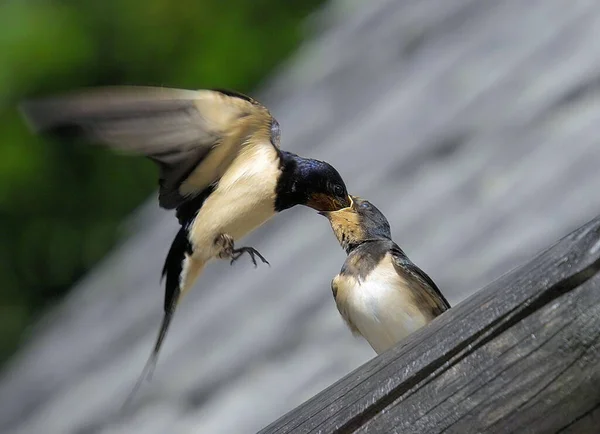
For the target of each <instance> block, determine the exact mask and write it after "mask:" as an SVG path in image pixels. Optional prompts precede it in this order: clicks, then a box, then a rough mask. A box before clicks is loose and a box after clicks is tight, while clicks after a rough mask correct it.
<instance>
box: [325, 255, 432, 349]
mask: <svg viewBox="0 0 600 434" xmlns="http://www.w3.org/2000/svg"><path fill="white" fill-rule="evenodd" d="M334 285H336V286H337V294H336V304H337V306H338V310H339V311H340V313H341V314H342V316H343V317H344V319H345V320H346V322H347V323H348V325H349V326H350V328H351V329H353V331H354V332H358V333H360V335H362V336H363V337H364V338H365V339H366V340H367V341H368V342H369V344H370V345H371V347H373V349H374V350H375V351H376V352H377V353H378V354H381V353H382V352H384V351H386V350H387V349H389V348H391V347H393V346H394V345H395V344H396V343H398V342H399V341H400V340H402V339H403V338H405V337H406V336H408V335H409V334H410V333H412V332H414V331H415V330H418V329H419V328H421V327H423V326H424V325H426V324H427V323H428V322H430V321H431V319H433V318H432V317H431V314H430V313H428V311H427V307H426V306H419V304H418V303H416V301H415V297H414V296H413V294H414V291H418V290H420V289H419V288H418V287H414V286H412V285H411V281H410V280H407V279H404V278H403V277H402V276H400V275H398V273H397V272H396V269H395V268H394V265H393V263H392V258H391V256H390V255H389V254H388V255H386V256H385V257H384V258H383V260H382V261H381V262H380V263H379V265H378V266H377V267H375V269H373V271H372V272H371V273H370V274H369V275H368V276H367V277H366V278H365V279H364V280H358V279H357V278H355V277H353V276H344V275H339V276H337V277H336V279H335V280H334ZM413 285H414V284H413Z"/></svg>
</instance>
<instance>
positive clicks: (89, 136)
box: [21, 86, 350, 391]
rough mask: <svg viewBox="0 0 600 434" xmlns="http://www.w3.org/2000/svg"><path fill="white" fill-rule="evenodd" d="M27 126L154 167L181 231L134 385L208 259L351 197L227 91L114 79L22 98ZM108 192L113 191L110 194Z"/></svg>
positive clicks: (232, 254)
mask: <svg viewBox="0 0 600 434" xmlns="http://www.w3.org/2000/svg"><path fill="white" fill-rule="evenodd" d="M21 111H22V113H23V114H24V116H25V118H26V120H27V121H28V122H29V125H30V127H31V128H32V129H33V130H34V131H36V132H39V133H48V134H56V135H58V136H59V137H64V136H69V137H73V136H74V137H80V138H83V139H85V140H87V141H90V142H95V143H97V144H100V145H105V146H108V147H110V148H113V149H115V150H118V151H122V152H123V153H125V154H130V155H141V156H146V157H148V158H150V159H151V160H153V161H154V162H155V163H157V165H158V167H159V172H160V177H159V187H160V188H159V197H158V201H159V205H160V206H161V207H162V208H165V209H169V210H170V209H175V210H176V216H177V218H178V220H179V223H180V225H181V229H180V230H179V232H178V233H177V235H176V236H175V239H174V240H173V243H172V245H171V248H170V250H169V252H168V254H167V257H166V261H165V264H164V268H163V270H162V276H163V277H166V285H165V299H164V317H163V322H162V325H161V328H160V332H159V335H158V338H157V340H156V344H155V346H154V350H153V351H152V354H151V356H150V358H149V360H148V363H147V364H146V367H145V368H144V372H143V373H142V377H141V378H140V381H139V382H138V383H137V385H136V387H135V388H134V391H135V390H136V389H137V387H138V386H139V383H141V381H142V380H143V378H145V377H146V376H147V375H150V374H151V372H152V370H153V368H154V366H155V364H156V360H157V358H158V353H159V351H160V347H161V345H162V342H163V340H164V338H165V335H166V333H167V330H168V328H169V324H170V322H171V319H172V317H173V314H174V312H175V308H176V306H177V304H178V301H179V300H180V298H181V297H182V296H183V294H185V293H186V291H188V290H189V289H190V287H191V286H192V285H193V283H194V282H195V280H196V279H197V278H198V276H199V275H200V273H201V272H202V270H203V268H204V267H205V265H206V263H207V262H208V261H209V260H211V259H213V258H221V259H229V260H230V261H231V263H233V262H234V261H236V260H237V259H238V258H239V257H240V255H242V254H243V253H248V254H249V255H250V257H251V259H252V261H253V263H254V265H255V266H256V258H255V256H258V257H259V258H260V259H261V260H262V261H263V262H265V263H267V261H266V259H265V258H264V257H263V256H262V255H261V254H260V253H259V252H258V251H257V250H255V249H254V248H252V247H240V248H236V247H235V244H234V243H235V241H237V240H239V239H240V238H242V237H243V236H245V235H247V234H248V233H249V232H251V231H252V230H254V229H256V228H257V227H258V226H260V225H262V224H263V223H265V222H266V221H267V220H269V219H270V218H271V217H273V216H274V215H275V214H277V213H278V212H280V211H283V210H285V209H288V208H291V207H293V206H295V205H306V206H309V207H311V208H314V209H315V210H318V211H331V210H336V209H340V208H343V207H346V206H348V205H349V204H350V198H349V196H348V192H347V190H346V186H345V184H344V181H343V180H342V177H341V176H340V174H339V173H338V172H337V170H336V169H334V168H333V167H332V166H331V165H330V164H328V163H326V162H323V161H318V160H313V159H307V158H302V157H299V156H297V155H295V154H292V153H290V152H286V151H283V150H281V149H280V146H279V145H280V129H279V123H278V122H277V121H276V120H275V119H274V118H273V116H272V115H271V113H270V112H269V111H268V110H267V108H266V107H264V106H263V105H262V104H260V103H259V102H257V101H256V100H254V99H252V98H250V97H248V96H246V95H242V94H240V93H237V92H232V91H227V90H184V89H172V88H161V87H143V86H123V87H120V86H117V87H101V88H92V89H87V90H80V91H78V92H73V93H71V94H65V95H61V96H56V97H48V98H41V99H37V100H30V101H25V102H24V103H23V104H22V105H21ZM115 194H118V192H116V193H115Z"/></svg>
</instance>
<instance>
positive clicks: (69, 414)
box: [0, 0, 600, 434]
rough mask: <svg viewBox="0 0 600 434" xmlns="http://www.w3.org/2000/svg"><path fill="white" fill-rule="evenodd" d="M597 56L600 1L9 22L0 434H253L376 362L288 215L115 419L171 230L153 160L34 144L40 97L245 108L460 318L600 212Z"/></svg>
mask: <svg viewBox="0 0 600 434" xmlns="http://www.w3.org/2000/svg"><path fill="white" fill-rule="evenodd" d="M598 35H600V6H599V5H597V4H596V2H594V1H593V0H587V1H584V0H572V1H571V2H569V5H568V7H566V5H565V2H564V1H558V0H532V1H531V2H528V4H527V7H526V8H524V6H523V2H520V1H517V0H478V1H476V0H372V1H369V2H360V1H356V0H332V1H323V0H302V1H288V2H277V1H275V0H257V1H254V2H249V1H242V0H230V1H227V2H221V1H217V0H196V1H194V2H191V1H179V2H168V1H166V0H147V1H144V2H141V1H137V0H125V1H121V0H106V1H104V2H92V1H79V2H74V1H68V0H67V1H59V0H47V1H32V0H29V1H5V2H3V3H2V4H0V137H2V140H1V144H0V210H1V211H0V219H1V220H0V223H1V224H0V231H1V232H0V236H1V238H0V240H1V242H0V361H1V363H2V376H1V377H0V431H1V432H3V433H37V432H44V433H82V434H83V433H97V432H103V433H104V432H106V433H108V432H111V433H113V432H122V433H129V432H144V433H154V432H156V433H164V432H173V433H198V432H202V433H204V432H206V433H242V432H256V431H257V430H258V429H260V428H262V427H264V426H265V425H267V424H268V423H270V422H272V421H273V420H275V419H276V418H277V417H279V416H281V415H282V414H284V413H285V412H286V411H289V410H291V409H292V408H294V407H295V406H296V405H298V404H300V403H301V402H303V401H304V400H306V399H308V398H310V397H311V396H313V395H314V394H315V393H317V392H319V391H320V390H322V389H323V388H325V387H326V386H328V385H330V384H331V383H333V382H334V381H336V380H337V379H339V378H341V377H342V376H343V375H345V374H347V373H349V372H351V371H352V370H353V369H354V368H356V367H358V366H359V365H360V364H362V363H364V362H365V361H367V360H368V359H370V358H371V357H373V356H374V355H375V354H374V352H373V351H372V350H371V349H370V347H369V346H368V345H367V344H365V343H364V342H362V341H360V340H356V339H354V338H353V337H352V336H351V335H350V333H349V331H348V330H346V329H345V326H344V324H343V322H342V320H341V319H340V317H339V315H338V313H337V310H336V308H335V305H334V303H333V299H332V297H331V292H330V281H331V279H332V277H333V276H334V275H335V274H336V273H337V272H338V271H339V268H340V267H341V265H342V263H343V261H344V257H345V256H344V253H343V251H342V250H341V249H340V248H339V246H338V245H337V243H336V241H335V239H334V237H333V235H332V233H331V230H330V228H329V227H328V225H327V223H326V221H325V220H324V219H323V218H322V217H320V216H318V215H316V214H315V213H312V212H310V211H309V210H307V209H293V210H290V211H286V212H285V213H282V214H281V215H280V216H278V217H277V218H276V219H274V220H273V221H271V222H269V223H267V224H266V225H265V226H264V227H262V228H260V229H259V230H258V231H257V232H255V233H254V234H252V235H251V236H249V237H248V238H247V239H246V240H244V244H248V245H252V246H254V247H256V248H257V249H258V250H259V251H260V252H261V253H263V254H264V255H265V256H266V257H267V259H269V260H270V262H271V264H272V267H271V268H268V267H263V268H259V269H256V270H255V269H253V267H252V266H251V264H249V263H248V264H242V263H238V264H236V265H235V266H234V267H229V265H228V264H227V263H214V264H211V266H210V267H208V269H207V271H206V273H205V275H204V276H202V278H201V279H199V282H198V283H197V285H196V287H195V289H194V291H192V292H191V293H190V294H189V295H188V296H187V297H186V303H184V304H182V307H181V309H180V311H179V312H178V315H177V316H176V318H175V320H174V323H173V326H172V328H171V331H170V334H169V338H168V339H167V341H166V344H165V347H164V350H163V353H162V355H161V359H160V361H159V365H158V368H157V371H156V374H155V376H154V379H153V381H152V382H151V383H146V384H145V385H144V387H143V389H142V391H141V393H140V395H139V397H138V400H137V401H136V403H135V405H134V407H133V408H132V409H130V410H129V411H128V412H127V413H126V414H120V415H117V414H116V411H117V410H118V409H119V407H120V405H121V403H122V402H123V400H124V399H125V397H126V395H127V393H128V392H129V390H131V387H132V386H133V383H134V381H135V379H136V378H137V375H138V374H139V373H140V372H141V369H142V367H143V365H144V363H145V361H146V358H147V356H148V354H149V352H150V349H151V346H152V343H153V340H154V338H155V336H156V332H157V329H158V325H159V322H160V317H161V315H162V297H163V294H162V288H161V286H160V284H159V276H160V270H161V267H162V263H163V260H164V257H165V255H166V252H167V250H168V247H169V245H170V242H171V240H172V238H173V236H174V235H175V233H176V231H177V223H176V219H175V218H174V216H173V215H172V213H169V212H166V211H164V210H160V209H159V208H158V204H157V200H156V191H155V190H156V185H157V181H156V169H155V167H154V165H153V164H152V163H150V162H149V161H145V160H141V159H135V158H124V157H120V156H117V155H114V154H111V153H110V152H107V151H105V150H103V149H101V148H97V147H87V146H81V144H75V143H67V142H51V141H49V140H42V139H40V138H38V137H34V136H32V135H31V134H30V133H29V132H28V131H27V129H26V127H25V125H24V123H23V122H22V120H21V118H20V117H19V114H18V112H17V110H16V103H17V102H18V101H19V100H20V99H21V98H24V97H27V96H33V95H40V94H46V93H53V92H58V91H62V90H69V89H72V88H77V87H81V86H91V85H107V84H145V85H161V86H170V87H183V88H206V87H221V88H233V89H236V90H239V91H242V92H246V93H249V94H251V95H253V96H254V97H256V98H258V99H259V100H261V101H262V102H264V103H265V104H266V105H268V106H269V108H270V109H271V111H272V112H273V114H274V116H275V117H276V118H277V119H278V120H279V122H280V124H281V128H282V146H283V147H284V148H286V149H289V150H291V151H293V152H297V153H299V154H302V155H305V156H310V157H314V158H319V159H325V160H327V161H330V162H331V163H332V164H333V165H334V166H336V168H337V169H338V170H339V171H340V173H341V174H342V176H344V178H345V179H346V181H347V184H348V188H349V190H350V192H351V193H353V194H358V195H361V196H363V197H365V198H368V199H369V200H371V201H372V202H374V203H375V204H376V205H377V206H378V207H379V208H380V209H381V210H382V211H383V212H384V213H385V214H386V216H387V217H388V219H389V220H390V223H391V226H392V231H393V234H394V237H395V240H396V241H397V242H398V243H399V244H400V245H401V247H403V249H404V250H405V251H406V253H407V254H408V255H409V257H411V259H413V261H414V262H415V263H417V264H418V265H419V266H421V267H422V268H423V269H424V270H425V271H426V272H427V273H428V274H429V275H430V276H431V277H432V278H433V279H434V280H435V281H436V282H437V283H438V286H439V287H440V288H441V290H442V291H443V292H444V293H445V294H446V295H447V298H448V299H449V301H450V302H451V304H453V305H454V304H456V303H459V302H460V301H461V300H463V299H464V298H466V297H468V296H469V295H471V294H472V293H473V292H475V291H477V290H478V289H480V288H481V287H483V286H484V285H485V284H487V283H489V282H490V281H491V280H493V279H495V278H497V277H498V276H500V275H501V274H503V273H505V272H507V271H509V270H510V269H511V268H513V267H515V266H518V265H520V264H523V263H524V262H525V261H527V260H528V259H530V258H531V257H532V256H533V255H535V254H536V253H537V252H539V250H541V249H544V248H545V247H547V246H549V245H550V244H552V243H554V242H555V241H556V240H558V239H559V238H560V237H562V236H564V235H566V234H567V233H568V232H569V231H571V230H573V229H575V228H576V227H578V226H580V225H582V224H584V223H585V222H587V221H588V220H589V219H591V218H593V217H595V216H596V215H597V214H598V213H599V212H600V194H598V186H600V171H599V170H598V167H599V165H600V143H599V141H600V139H599V137H600V93H599V92H600V86H599V83H600V44H598V43H597V41H598ZM248 262H249V261H248Z"/></svg>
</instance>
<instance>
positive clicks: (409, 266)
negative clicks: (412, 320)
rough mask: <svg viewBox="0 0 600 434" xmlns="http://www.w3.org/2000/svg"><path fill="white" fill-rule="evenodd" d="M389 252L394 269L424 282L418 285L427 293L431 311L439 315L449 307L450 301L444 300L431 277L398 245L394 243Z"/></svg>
mask: <svg viewBox="0 0 600 434" xmlns="http://www.w3.org/2000/svg"><path fill="white" fill-rule="evenodd" d="M390 253H391V255H392V258H393V259H394V267H396V271H397V272H398V273H399V274H403V275H406V273H407V272H408V273H409V275H410V276H411V277H412V278H414V279H416V280H417V281H421V282H422V283H424V284H421V285H420V286H421V287H422V288H423V289H424V290H425V291H426V292H427V294H428V295H429V296H428V297H427V303H428V304H430V305H431V308H432V312H433V314H434V315H435V316H437V315H441V314H442V313H443V312H445V311H446V310H448V309H450V303H448V300H446V297H444V295H443V294H442V292H441V291H440V289H439V288H438V287H437V285H436V284H435V282H434V281H433V280H432V279H431V277H429V276H428V275H427V273H425V272H424V271H423V270H421V269H420V268H419V267H417V266H416V265H415V264H414V263H413V262H412V261H411V260H410V259H408V257H407V256H406V254H405V253H404V252H403V251H402V249H401V248H400V247H399V246H398V245H394V247H392V249H391V250H390Z"/></svg>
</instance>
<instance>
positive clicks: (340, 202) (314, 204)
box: [306, 193, 352, 215]
mask: <svg viewBox="0 0 600 434" xmlns="http://www.w3.org/2000/svg"><path fill="white" fill-rule="evenodd" d="M351 204H352V199H350V196H347V197H346V198H345V199H338V198H336V197H332V196H329V195H327V194H323V193H317V194H314V195H312V196H311V197H310V199H309V201H308V202H307V203H306V205H308V206H309V207H311V208H313V209H315V210H317V211H318V212H319V214H321V215H326V213H327V212H329V211H339V210H340V209H343V208H347V207H349V206H351Z"/></svg>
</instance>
